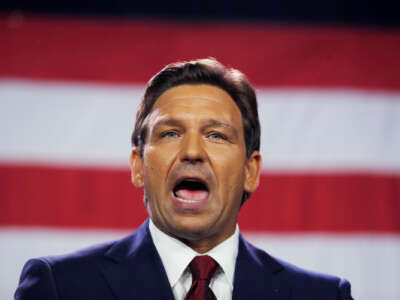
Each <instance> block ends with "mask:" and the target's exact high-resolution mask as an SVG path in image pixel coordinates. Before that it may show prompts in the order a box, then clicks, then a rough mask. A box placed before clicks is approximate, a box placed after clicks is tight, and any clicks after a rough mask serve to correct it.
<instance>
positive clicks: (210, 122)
mask: <svg viewBox="0 0 400 300" xmlns="http://www.w3.org/2000/svg"><path fill="white" fill-rule="evenodd" d="M205 127H221V128H224V129H226V130H229V131H230V132H231V133H232V134H233V135H234V136H235V137H237V136H238V131H237V129H236V128H235V127H233V126H232V125H229V124H226V123H224V122H221V121H218V120H215V119H210V120H207V121H206V122H205Z"/></svg>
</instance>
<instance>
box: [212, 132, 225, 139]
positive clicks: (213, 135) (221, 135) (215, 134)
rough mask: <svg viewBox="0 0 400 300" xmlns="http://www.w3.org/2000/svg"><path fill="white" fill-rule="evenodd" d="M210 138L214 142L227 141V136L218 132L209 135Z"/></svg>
mask: <svg viewBox="0 0 400 300" xmlns="http://www.w3.org/2000/svg"><path fill="white" fill-rule="evenodd" d="M208 137H209V138H210V139H213V140H226V137H225V135H223V134H221V133H218V132H213V133H210V134H209V135H208Z"/></svg>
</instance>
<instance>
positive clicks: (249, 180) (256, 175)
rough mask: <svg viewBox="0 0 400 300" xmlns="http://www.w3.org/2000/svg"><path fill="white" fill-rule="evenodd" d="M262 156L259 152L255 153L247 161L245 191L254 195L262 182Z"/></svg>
mask: <svg viewBox="0 0 400 300" xmlns="http://www.w3.org/2000/svg"><path fill="white" fill-rule="evenodd" d="M261 163H262V159H261V154H260V152H258V151H254V152H253V153H252V154H251V155H250V157H249V158H248V159H247V162H246V166H245V168H246V169H245V176H246V178H245V183H244V190H245V191H246V192H249V193H252V192H254V191H255V190H256V188H257V187H258V183H259V181H260V170H261Z"/></svg>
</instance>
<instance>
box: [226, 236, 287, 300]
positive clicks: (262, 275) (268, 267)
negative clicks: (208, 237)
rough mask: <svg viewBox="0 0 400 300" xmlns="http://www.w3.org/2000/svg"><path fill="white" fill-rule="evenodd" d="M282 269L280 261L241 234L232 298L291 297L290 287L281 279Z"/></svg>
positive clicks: (284, 299) (271, 299)
mask: <svg viewBox="0 0 400 300" xmlns="http://www.w3.org/2000/svg"><path fill="white" fill-rule="evenodd" d="M282 270H283V267H282V265H281V264H280V263H279V262H277V261H276V260H274V259H273V258H272V257H271V256H269V255H268V254H266V253H265V252H263V251H260V250H259V249H257V248H254V247H253V246H252V245H250V244H249V243H248V242H246V240H244V239H243V237H242V236H241V235H240V238H239V252H238V257H237V260H236V267H235V279H234V289H233V295H232V299H233V300H240V299H254V300H255V299H268V300H287V299H289V297H290V287H288V286H286V285H285V283H284V282H282V281H281V280H279V273H280V272H281V271H282Z"/></svg>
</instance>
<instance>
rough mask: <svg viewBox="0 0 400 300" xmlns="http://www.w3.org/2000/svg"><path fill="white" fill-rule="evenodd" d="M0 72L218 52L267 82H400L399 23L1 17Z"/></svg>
mask: <svg viewBox="0 0 400 300" xmlns="http://www.w3.org/2000/svg"><path fill="white" fill-rule="evenodd" d="M0 28H2V29H1V30H0V44H1V45H2V46H1V47H0V57H1V58H2V59H1V61H0V77H22V78H35V79H46V80H53V79H56V80H88V81H101V82H111V83H113V82H116V83H135V82H136V83H143V82H145V81H147V80H148V79H149V78H150V76H151V75H153V74H154V73H155V72H156V71H158V70H159V69H160V68H161V67H162V66H163V65H165V64H167V63H170V62H172V61H176V60H182V59H191V58H199V57H207V56H214V57H216V58H217V59H219V60H221V61H222V62H223V63H225V64H228V65H233V66H235V67H237V68H239V69H240V70H242V71H243V72H245V73H246V74H247V75H248V76H249V78H250V80H251V81H252V82H253V83H255V84H257V85H262V86H321V87H331V86H344V87H361V88H368V89H394V90H399V89H400V80H398V79H399V78H400V57H399V53H400V30H399V29H381V30H380V29H369V30H367V29H361V28H350V27H349V28H345V27H327V26H317V25H308V26H300V25H298V26H289V25H267V24H235V23H197V24H190V23H183V22H182V23H179V22H175V23H173V22H161V21H157V22H155V21H154V22H150V21H135V20H126V21H118V20H98V19H97V20H85V19H68V18H60V19H55V18H49V17H48V18H38V17H25V18H21V17H9V18H8V17H5V16H3V17H2V18H0Z"/></svg>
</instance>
